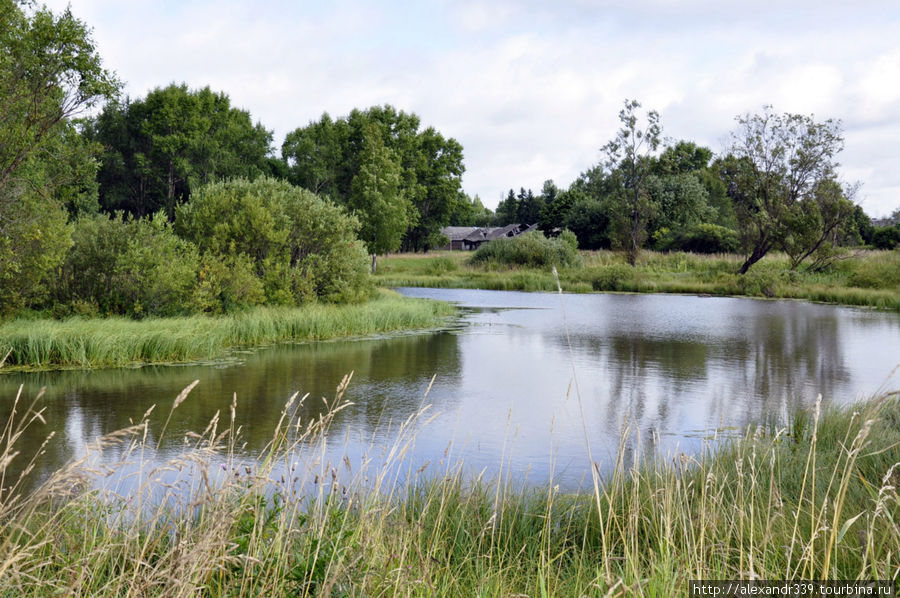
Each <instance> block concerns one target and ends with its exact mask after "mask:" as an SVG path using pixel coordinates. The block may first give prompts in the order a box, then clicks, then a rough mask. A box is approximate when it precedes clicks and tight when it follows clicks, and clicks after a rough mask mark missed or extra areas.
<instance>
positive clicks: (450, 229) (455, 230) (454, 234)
mask: <svg viewBox="0 0 900 598" xmlns="http://www.w3.org/2000/svg"><path fill="white" fill-rule="evenodd" d="M477 230H478V227H477V226H445V227H444V228H442V229H441V234H442V235H444V236H445V237H447V238H448V239H450V243H449V244H447V245H444V246H443V247H441V249H453V250H459V249H464V247H463V241H464V240H465V238H466V237H468V236H469V235H471V234H472V233H474V232H475V231H477Z"/></svg>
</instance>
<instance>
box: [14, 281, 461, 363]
mask: <svg viewBox="0 0 900 598" xmlns="http://www.w3.org/2000/svg"><path fill="white" fill-rule="evenodd" d="M452 313H453V309H452V307H451V306H449V305H446V304H441V303H437V302H431V301H420V300H412V299H407V298H404V297H400V296H399V295H397V294H396V293H393V292H390V291H382V292H380V293H379V295H378V297H377V298H376V299H374V300H372V301H369V302H367V303H363V304H359V305H341V306H337V305H323V304H314V305H309V306H305V307H301V308H281V307H273V308H267V307H259V308H253V309H249V310H247V311H244V312H240V313H236V314H232V315H227V316H193V317H184V318H147V319H144V320H139V321H135V320H130V319H127V318H102V319H88V318H70V319H68V320H63V321H59V320H22V319H20V320H12V321H10V322H6V323H3V324H0V358H2V357H3V355H5V354H6V353H7V351H10V353H9V356H8V357H7V360H6V365H7V366H12V367H16V366H23V367H29V368H51V367H104V366H122V365H129V364H135V363H165V362H180V361H190V360H197V359H209V358H214V357H220V356H222V355H223V354H224V353H225V352H226V351H227V350H228V349H230V348H233V347H251V346H257V345H263V344H269V343H277V342H282V341H312V340H325V339H333V338H341V337H354V336H367V335H372V334H381V333H386V332H395V331H400V330H408V329H415V328H429V327H434V326H438V325H440V324H441V323H442V322H444V321H445V320H446V318H447V317H448V316H450V315H451V314H452Z"/></svg>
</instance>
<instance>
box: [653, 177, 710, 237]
mask: <svg viewBox="0 0 900 598" xmlns="http://www.w3.org/2000/svg"><path fill="white" fill-rule="evenodd" d="M646 186H647V194H648V195H649V197H650V198H651V199H650V201H651V203H652V205H653V208H654V209H653V213H652V215H651V218H650V222H649V224H648V230H649V231H650V232H651V234H652V233H653V232H655V231H656V230H658V229H660V228H669V229H681V228H686V227H690V226H693V225H696V224H699V223H701V222H709V221H711V220H713V219H714V212H713V210H712V209H711V208H710V207H709V204H708V203H707V199H708V197H709V193H708V192H707V191H706V188H705V187H704V186H703V185H701V184H700V181H699V179H698V178H697V177H696V176H694V175H693V174H691V173H687V174H675V175H669V176H665V177H659V176H649V177H647V181H646Z"/></svg>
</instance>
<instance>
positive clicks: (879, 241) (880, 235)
mask: <svg viewBox="0 0 900 598" xmlns="http://www.w3.org/2000/svg"><path fill="white" fill-rule="evenodd" d="M872 245H874V246H875V248H876V249H894V248H895V247H897V246H898V245H900V227H897V226H882V227H881V228H876V229H875V232H874V233H872Z"/></svg>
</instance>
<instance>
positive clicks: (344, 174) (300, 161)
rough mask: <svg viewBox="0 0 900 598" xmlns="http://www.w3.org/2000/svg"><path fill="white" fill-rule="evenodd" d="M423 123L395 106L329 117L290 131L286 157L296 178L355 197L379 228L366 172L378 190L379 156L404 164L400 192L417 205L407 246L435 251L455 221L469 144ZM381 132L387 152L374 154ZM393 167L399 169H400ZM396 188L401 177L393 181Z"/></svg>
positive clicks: (340, 196) (347, 201)
mask: <svg viewBox="0 0 900 598" xmlns="http://www.w3.org/2000/svg"><path fill="white" fill-rule="evenodd" d="M419 126H420V121H419V117H418V116H416V115H415V114H407V113H406V112H403V111H398V110H396V109H395V108H394V107H392V106H388V105H386V106H373V107H372V108H369V109H367V110H353V111H352V112H351V113H350V114H349V115H348V116H347V117H343V118H339V119H337V120H332V118H331V117H330V116H329V115H328V114H324V115H323V116H322V118H321V119H320V120H319V121H318V122H312V123H310V124H309V125H307V126H306V127H301V128H298V129H296V130H294V131H292V132H291V133H288V135H287V137H286V138H285V141H284V144H283V145H282V147H281V154H282V157H283V159H284V161H285V162H286V163H287V164H288V167H289V172H290V180H291V182H293V183H294V184H296V185H299V186H301V187H303V188H305V189H309V190H310V191H313V192H315V193H320V194H323V195H327V196H328V197H330V198H331V199H332V200H333V201H335V202H336V203H338V204H339V205H344V206H348V207H349V206H351V204H353V203H354V202H355V206H354V211H355V212H357V213H358V214H359V215H360V220H361V224H362V226H363V228H366V227H368V226H371V227H372V228H373V229H378V228H380V225H378V224H369V223H367V219H368V218H369V217H374V216H377V210H374V209H370V208H368V207H366V208H365V209H363V205H362V204H361V203H360V202H361V201H362V200H363V199H364V196H361V195H360V194H359V191H360V188H361V187H360V185H361V184H362V183H361V181H360V180H359V179H358V177H359V176H360V172H361V169H362V168H364V167H365V168H367V169H368V170H369V172H368V174H363V175H362V176H363V177H364V178H366V179H368V180H369V183H368V184H367V185H366V186H365V187H366V188H369V189H372V188H373V183H372V177H373V176H375V174H376V172H377V171H376V170H373V168H375V166H374V162H373V160H375V161H379V160H380V161H382V162H383V161H384V160H385V159H387V160H388V162H390V163H391V164H397V165H399V173H398V175H399V181H398V186H397V192H398V193H399V194H400V195H402V197H404V198H405V200H406V201H407V202H409V203H410V204H411V205H412V210H411V211H409V212H408V221H407V227H406V229H405V230H404V233H405V234H404V236H403V249H404V250H406V251H427V250H428V249H431V248H433V247H436V246H439V245H440V230H441V228H443V227H444V226H446V225H447V224H449V222H450V218H451V215H452V214H453V212H454V210H455V209H456V206H457V202H458V196H459V192H460V180H461V177H462V173H463V170H464V167H463V163H462V158H463V155H462V146H461V145H460V144H459V143H458V142H457V141H456V140H454V139H452V138H444V137H443V135H441V134H440V133H438V132H437V131H436V130H435V129H433V128H431V127H429V128H426V129H422V130H420V128H419ZM373 132H377V134H379V135H380V136H381V144H377V145H378V147H381V146H383V149H381V150H375V151H377V152H378V153H379V154H380V155H381V156H382V157H380V158H377V159H376V158H375V157H374V156H373V155H371V151H372V150H371V147H373V146H372V141H373V140H372V139H371V135H372V134H373ZM367 136H368V139H367ZM367 148H369V149H367ZM367 152H368V154H367ZM389 168H390V169H391V171H392V172H393V170H394V166H389ZM393 176H394V175H393V174H391V177H393ZM354 180H356V181H357V183H356V184H357V188H356V190H354ZM383 183H384V182H383ZM383 183H382V184H383ZM392 186H393V180H392V181H391V182H390V183H389V184H388V187H392ZM354 196H355V200H354V199H353V197H354ZM392 220H396V219H392ZM367 241H368V240H367Z"/></svg>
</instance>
